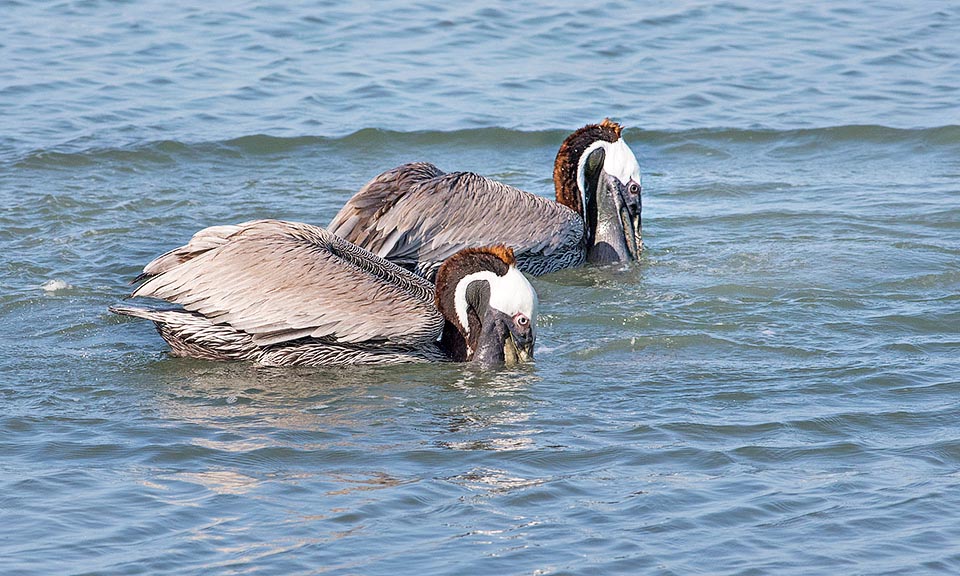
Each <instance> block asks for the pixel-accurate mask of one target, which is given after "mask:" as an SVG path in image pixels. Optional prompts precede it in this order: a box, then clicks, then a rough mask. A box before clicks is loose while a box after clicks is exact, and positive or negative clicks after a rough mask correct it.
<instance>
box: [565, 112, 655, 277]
mask: <svg viewBox="0 0 960 576" xmlns="http://www.w3.org/2000/svg"><path fill="white" fill-rule="evenodd" d="M621 130H622V129H621V127H620V125H619V124H617V123H616V122H612V121H610V120H609V119H606V120H604V121H603V122H601V123H600V124H590V125H588V126H584V127H583V128H581V129H579V130H577V131H576V132H574V133H573V134H571V135H570V136H569V137H567V139H566V140H565V141H564V142H563V144H562V145H561V146H560V151H559V152H558V153H557V161H556V164H555V166H554V183H555V185H556V189H557V202H560V203H561V204H564V205H566V206H568V207H570V208H571V209H573V210H575V211H576V212H578V213H579V214H580V215H581V216H582V217H583V220H584V224H585V229H586V230H585V240H586V244H587V246H586V249H587V250H586V252H587V254H586V256H587V261H589V262H597V263H606V262H621V261H629V260H636V259H637V258H638V257H639V255H640V252H641V251H642V250H643V235H642V228H641V223H640V215H641V211H642V210H641V208H642V205H641V200H640V190H641V184H640V164H639V163H638V162H637V157H636V155H634V153H633V151H632V150H630V147H629V146H628V145H627V143H626V142H625V141H624V140H623V138H622V137H621V136H620V132H621Z"/></svg>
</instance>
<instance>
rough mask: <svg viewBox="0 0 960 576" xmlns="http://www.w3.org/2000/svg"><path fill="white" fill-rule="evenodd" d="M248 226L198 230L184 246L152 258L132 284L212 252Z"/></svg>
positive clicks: (232, 225) (239, 225)
mask: <svg viewBox="0 0 960 576" xmlns="http://www.w3.org/2000/svg"><path fill="white" fill-rule="evenodd" d="M249 224H251V223H250V222H244V223H242V224H228V225H225V226H210V227H209V228H204V229H203V230H200V231H199V232H197V233H196V234H194V235H193V238H191V239H190V241H189V242H187V244H186V245H184V246H180V247H179V248H174V249H173V250H170V251H169V252H167V253H165V254H162V255H160V256H157V257H156V258H154V259H153V260H152V261H151V262H150V263H149V264H147V265H146V266H144V267H143V272H142V273H141V274H140V276H138V277H137V279H136V280H134V282H136V281H139V280H143V279H144V278H149V277H150V276H156V275H157V274H162V273H163V272H166V271H167V270H169V269H170V268H173V267H174V266H177V265H178V264H182V263H184V262H186V261H187V260H190V259H191V258H193V257H195V256H197V255H199V254H203V253H204V252H206V251H207V250H212V249H213V248H216V247H217V246H221V245H223V244H224V243H225V242H226V241H227V238H229V237H230V235H232V234H235V233H236V232H238V231H239V230H240V229H241V228H242V227H243V226H247V225H249Z"/></svg>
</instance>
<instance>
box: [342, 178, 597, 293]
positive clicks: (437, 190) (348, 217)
mask: <svg viewBox="0 0 960 576" xmlns="http://www.w3.org/2000/svg"><path fill="white" fill-rule="evenodd" d="M425 166H426V167H430V168H433V169H434V170H436V168H435V167H434V166H433V165H431V164H408V165H406V166H401V167H399V168H395V169H394V170H391V171H389V172H385V173H384V174H381V175H380V176H378V177H377V178H375V179H374V180H373V181H371V182H370V183H369V184H367V185H366V186H365V187H364V188H362V189H361V190H360V192H358V193H357V194H356V195H355V196H354V197H353V198H351V199H350V201H349V202H348V203H347V206H345V207H344V209H343V210H341V211H340V213H339V214H338V215H337V216H336V217H335V218H334V220H333V222H331V231H332V232H335V233H337V234H346V235H345V236H344V237H345V238H347V239H348V240H350V241H352V242H354V243H356V244H358V245H360V246H363V247H364V248H366V249H368V250H370V251H371V252H374V253H375V254H377V255H379V256H382V257H384V258H386V259H388V260H391V261H394V262H397V263H398V264H401V265H402V266H405V267H408V268H414V269H416V270H417V271H418V273H422V274H424V275H427V276H432V273H433V272H435V271H436V268H438V267H439V266H440V264H441V263H442V262H443V261H444V260H446V259H447V258H449V257H450V256H452V255H453V254H454V253H456V252H457V251H458V250H461V249H463V248H469V247H476V246H483V245H489V244H501V243H502V244H506V245H508V246H510V247H511V248H513V249H514V252H515V253H516V254H517V258H518V261H520V262H524V261H530V260H531V259H532V257H539V256H553V255H554V254H555V253H557V252H561V253H563V252H568V251H570V252H576V251H577V247H578V246H579V244H580V243H581V241H582V239H583V220H582V219H581V218H580V216H579V215H578V214H576V213H575V212H573V211H572V210H570V209H569V208H567V207H565V206H562V205H560V204H558V203H556V202H554V201H552V200H549V199H546V198H542V197H540V196H536V195H534V194H530V193H528V192H524V191H522V190H519V189H517V188H514V187H512V186H507V185H506V184H503V183H500V182H497V181H495V180H490V179H488V178H484V177H483V176H479V175H477V174H473V173H469V172H454V173H449V174H445V173H443V172H440V171H439V170H436V171H435V172H433V171H430V170H427V169H425ZM403 186H406V188H402V187H403ZM378 202H380V204H379V205H378V204H377V203H378ZM357 206H364V207H368V208H367V209H366V210H365V211H361V210H359V209H357V208H356V207H357ZM374 207H377V209H376V210H374ZM361 223H362V225H363V226H362V228H361V227H360V226H359V224H361ZM547 271H549V270H547ZM540 273H543V272H540Z"/></svg>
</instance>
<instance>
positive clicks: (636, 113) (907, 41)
mask: <svg viewBox="0 0 960 576" xmlns="http://www.w3.org/2000/svg"><path fill="white" fill-rule="evenodd" d="M0 10H2V12H3V14H4V16H3V18H0V123H2V130H0V199H2V206H0V270H2V273H0V287H2V291H0V318H2V327H3V331H2V336H0V519H2V522H0V573H2V574H5V575H6V574H253V573H256V574H319V573H335V574H390V575H394V574H398V573H418V574H421V573H422V574H691V573H701V574H836V573H841V572H844V573H852V574H955V573H957V572H960V523H958V521H957V519H958V518H960V424H958V422H960V376H958V374H960V104H958V102H960V58H958V56H960V44H958V43H957V42H956V39H955V32H956V30H957V27H958V24H960V9H958V8H957V6H956V5H955V4H954V3H950V2H926V3H916V4H912V5H908V6H904V5H901V4H900V3H883V2H877V3H869V5H863V4H862V3H859V2H847V1H840V2H832V3H829V5H827V4H824V5H823V6H819V7H817V6H807V7H793V6H792V5H790V4H789V3H781V4H778V5H770V4H769V3H761V2H752V1H733V2H724V3H704V2H685V3H684V2H681V3H677V2H653V3H648V5H645V6H642V7H641V6H637V5H635V4H633V3H626V2H609V3H604V4H602V5H599V6H597V7H590V6H587V5H585V4H582V3H560V4H558V3H555V2H552V3H549V5H548V4H547V3H533V4H531V3H520V4H517V3H510V4H500V5H483V6H481V5H475V6H471V5H465V6H464V5H454V4H452V3H442V4H441V3H418V4H409V5H404V6H398V5H396V4H393V3H380V2H369V3H357V4H350V3H346V4H344V3H316V4H314V3H310V4H308V3H303V4H296V5H290V4H288V5H285V6H280V5H271V4H263V3H232V4H229V5H228V4H224V5H223V6H217V5H215V4H210V3H207V4H202V5H197V4H191V3H187V2H182V1H171V2H152V3H141V2H98V1H93V0H88V1H80V2H17V1H6V2H0ZM607 115H609V116H612V117H614V118H615V119H618V120H620V121H622V122H623V123H624V124H626V125H627V126H629V129H628V130H627V132H626V136H627V139H628V141H629V142H630V143H631V145H632V146H633V148H634V150H635V151H636V152H637V153H638V156H639V157H640V163H641V168H642V170H643V177H644V217H645V222H644V232H645V239H646V242H647V245H648V248H649V249H648V251H647V252H646V255H645V256H644V259H643V261H642V262H641V263H640V264H639V265H637V266H634V267H630V268H628V269H620V268H616V267H614V268H603V269H596V268H592V269H591V268H587V269H582V270H571V271H566V272H563V273H559V274H555V275H552V276H548V277H544V278H540V279H537V280H535V285H536V287H537V289H538V291H539V292H540V297H541V307H542V312H543V314H544V317H543V319H542V326H541V333H540V337H539V339H538V350H537V363H536V365H535V366H533V367H529V368H525V369H523V370H518V371H509V370H508V371H501V372H492V373H489V372H478V371H474V370H471V369H469V368H464V367H460V366H454V365H444V366H411V367H399V368H397V367H393V368H383V369H364V370H305V369H298V370H290V369H286V370H279V369H262V368H256V367H253V366H250V365H245V364H218V363H207V362H198V361H189V360H182V359H172V358H169V357H167V356H166V355H165V353H164V349H165V348H164V345H163V343H162V341H161V340H160V338H159V337H158V336H157V335H156V333H155V332H154V331H153V329H152V328H151V327H150V325H149V324H147V323H144V322H131V321H124V320H122V319H120V318H117V317H114V316H111V315H110V314H108V313H107V311H106V307H107V306H108V305H111V304H114V303H116V302H117V301H118V299H119V298H120V297H121V296H122V295H124V294H125V293H127V291H128V290H129V287H128V286H127V284H126V282H127V280H129V279H130V278H132V277H133V276H134V275H135V274H136V273H137V271H138V269H139V267H140V266H141V265H142V264H143V263H145V262H146V261H147V260H149V259H150V258H152V257H153V256H155V255H157V254H158V253H160V252H162V251H164V250H166V249H168V248H170V247H173V246H176V245H179V244H180V243H182V242H183V241H185V240H186V239H187V238H188V237H189V235H190V234H191V233H192V232H194V231H195V230H196V229H198V228H201V227H203V226H207V225H210V224H215V223H224V222H234V221H241V220H246V219H250V218H255V217H279V218H288V219H298V220H305V221H309V222H314V223H318V224H325V223H327V222H328V221H329V219H330V218H331V217H332V216H333V214H334V213H335V212H336V210H337V209H338V208H339V207H340V205H342V203H343V202H344V201H345V200H346V199H347V198H348V197H349V195H350V194H351V193H352V192H353V191H355V190H356V189H357V188H358V187H359V186H360V185H362V184H363V183H364V182H365V181H366V180H367V179H369V178H370V177H372V176H373V175H375V174H377V173H379V172H380V171H382V170H384V169H386V168H389V167H392V166H394V165H396V164H398V163H401V162H404V161H409V160H416V159H427V160H432V161H434V162H435V163H436V164H438V165H439V166H440V167H441V168H445V169H471V170H476V171H478V172H481V173H483V174H486V175H490V176H494V177H497V178H499V179H502V180H504V181H506V182H508V183H511V184H514V185H517V186H520V187H522V188H525V189H528V190H531V191H535V192H538V193H541V194H544V195H549V194H550V175H551V163H552V161H553V156H554V154H555V152H556V148H557V146H558V145H559V143H560V141H561V140H562V139H563V137H564V136H565V135H566V134H567V133H568V132H569V131H570V130H572V129H574V128H576V127H578V126H579V125H581V124H584V123H586V122H591V121H598V120H599V119H601V118H602V117H604V116H607Z"/></svg>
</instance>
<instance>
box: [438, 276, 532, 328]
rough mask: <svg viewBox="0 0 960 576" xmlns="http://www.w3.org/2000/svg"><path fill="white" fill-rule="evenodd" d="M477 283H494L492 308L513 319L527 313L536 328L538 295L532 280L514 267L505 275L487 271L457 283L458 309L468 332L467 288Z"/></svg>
mask: <svg viewBox="0 0 960 576" xmlns="http://www.w3.org/2000/svg"><path fill="white" fill-rule="evenodd" d="M475 280H486V281H487V282H488V283H489V284H490V307H491V308H493V309H495V310H499V311H500V312H503V313H504V314H506V315H508V316H511V317H513V316H515V315H517V314H518V313H520V314H523V315H525V316H526V317H527V318H529V319H530V322H531V324H533V325H536V320H537V306H538V300H537V292H536V291H535V290H534V289H533V286H531V285H530V281H529V280H527V278H526V276H524V275H523V272H520V271H519V270H517V268H516V266H510V269H509V270H507V273H506V274H504V275H503V276H497V274H496V273H494V272H491V271H489V270H483V271H480V272H474V273H473V274H467V275H466V276H464V277H463V279H462V280H460V283H459V284H457V288H456V292H455V293H454V308H455V310H456V311H457V321H458V322H460V326H461V327H463V331H464V332H466V331H468V330H469V328H470V325H469V322H468V320H467V286H469V285H470V283H471V282H473V281H475Z"/></svg>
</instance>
